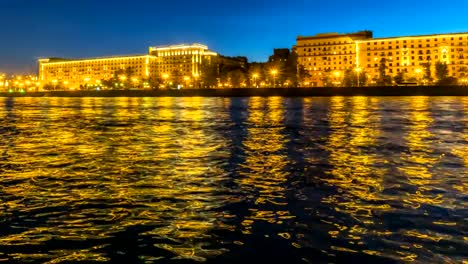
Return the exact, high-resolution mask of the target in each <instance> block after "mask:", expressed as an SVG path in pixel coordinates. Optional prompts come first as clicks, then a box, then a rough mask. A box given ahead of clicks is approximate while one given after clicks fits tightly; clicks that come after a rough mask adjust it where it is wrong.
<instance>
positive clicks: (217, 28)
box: [0, 0, 468, 73]
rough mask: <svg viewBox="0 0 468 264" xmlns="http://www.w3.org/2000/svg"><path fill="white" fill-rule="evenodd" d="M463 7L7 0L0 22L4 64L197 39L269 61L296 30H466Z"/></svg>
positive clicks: (19, 67) (27, 65)
mask: <svg viewBox="0 0 468 264" xmlns="http://www.w3.org/2000/svg"><path fill="white" fill-rule="evenodd" d="M464 7H468V4H467V3H466V2H464V1H458V0H457V1H452V2H451V3H450V4H447V3H444V2H442V1H429V2H428V1H420V0H416V1H412V3H410V4H404V3H403V1H391V2H387V5H382V4H381V3H373V2H371V1H367V0H360V1H354V2H352V3H351V2H349V1H339V0H335V1H328V2H319V3H311V2H306V1H292V2H288V4H285V3H281V1H276V0H275V1H268V2H267V1H261V0H257V1H245V0H241V1H237V2H236V3H217V2H216V1H211V0H203V1H199V2H197V4H193V3H190V2H188V1H175V2H172V3H156V4H155V3H154V2H153V3H151V2H150V1H135V2H132V4H131V5H130V4H129V3H128V2H126V1H112V2H110V1H100V2H99V3H97V4H96V3H93V1H88V0H84V1H80V3H79V5H76V6H75V5H70V4H66V3H61V2H60V1H54V0H49V1H42V2H41V3H35V2H34V1H29V0H20V1H8V0H7V1H4V2H2V3H0V10H1V11H0V22H1V23H2V24H4V25H5V24H7V25H10V26H9V27H4V29H3V31H4V36H7V37H6V38H5V37H4V39H6V41H2V42H1V43H0V72H7V73H34V72H36V68H37V63H36V62H37V59H38V58H45V57H67V58H83V57H97V56H108V55H121V54H143V53H144V52H145V50H144V47H145V46H155V45H166V44H177V43H192V42H199V43H204V44H207V45H208V46H210V47H212V48H213V50H216V51H218V52H220V53H221V54H225V55H227V56H246V57H248V59H249V61H266V60H267V59H268V56H269V55H271V53H272V51H273V49H274V48H291V47H292V46H293V45H294V44H295V42H296V37H297V36H308V35H314V34H317V33H324V32H338V33H347V32H354V31H359V30H371V31H373V32H374V37H390V36H406V35H423V34H433V33H451V32H466V31H468V23H467V22H466V21H465V20H464V17H463V10H466V8H464ZM382 10H385V12H383V11H382ZM171 11H172V12H171ZM408 19H410V20H411V24H412V26H411V28H408V26H407V25H408ZM142 44H143V45H142Z"/></svg>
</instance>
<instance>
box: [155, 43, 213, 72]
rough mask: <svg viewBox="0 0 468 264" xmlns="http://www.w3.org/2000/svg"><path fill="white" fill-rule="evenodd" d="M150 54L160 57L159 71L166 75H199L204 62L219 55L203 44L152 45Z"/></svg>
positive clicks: (208, 61) (209, 61)
mask: <svg viewBox="0 0 468 264" xmlns="http://www.w3.org/2000/svg"><path fill="white" fill-rule="evenodd" d="M149 54H150V55H152V56H155V57H157V58H160V60H159V62H158V63H157V72H158V73H160V74H162V75H164V76H168V75H169V76H179V77H180V76H182V77H184V76H190V77H192V76H199V75H200V74H201V70H202V64H203V63H205V62H206V63H211V61H212V58H213V57H216V56H218V54H217V53H216V52H213V51H210V50H209V49H208V47H207V46H205V45H201V44H192V45H172V46H161V47H150V48H149Z"/></svg>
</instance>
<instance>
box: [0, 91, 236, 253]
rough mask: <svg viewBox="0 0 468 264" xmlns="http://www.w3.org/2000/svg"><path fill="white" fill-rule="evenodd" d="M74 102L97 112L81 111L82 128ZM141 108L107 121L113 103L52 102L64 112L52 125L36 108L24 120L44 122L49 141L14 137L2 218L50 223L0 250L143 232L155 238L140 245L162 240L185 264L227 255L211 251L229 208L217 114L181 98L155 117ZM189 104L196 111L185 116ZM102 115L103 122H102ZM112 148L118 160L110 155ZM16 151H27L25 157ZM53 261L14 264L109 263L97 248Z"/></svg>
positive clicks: (130, 107)
mask: <svg viewBox="0 0 468 264" xmlns="http://www.w3.org/2000/svg"><path fill="white" fill-rule="evenodd" d="M26 100H38V99H26ZM76 100H81V104H87V105H88V104H94V103H95V104H97V105H98V106H97V108H98V109H99V110H97V111H95V110H93V108H92V107H82V108H81V112H80V115H81V116H82V117H83V118H82V119H79V120H76V119H74V117H75V116H76V114H77V110H76V109H71V108H70V105H76V102H77V101H76ZM139 100H142V99H138V98H134V99H127V98H118V99H116V100H115V104H114V105H115V108H116V109H114V110H112V111H111V112H110V113H104V112H102V109H104V107H105V106H108V103H109V102H108V99H93V100H92V102H89V101H88V99H86V100H84V101H83V100H82V99H70V98H65V99H63V100H62V99H60V100H56V99H50V100H49V101H50V102H51V103H50V104H51V105H50V106H48V107H50V108H51V109H54V108H59V107H60V110H61V111H54V112H53V115H51V116H48V117H47V118H46V119H45V118H44V117H42V116H40V115H38V112H39V111H40V110H38V109H37V108H30V109H28V110H27V111H23V112H22V117H23V118H22V119H21V120H22V123H21V124H20V125H21V126H26V125H28V124H36V123H32V122H31V123H29V122H30V121H32V120H33V119H34V120H35V119H39V118H42V119H41V120H43V121H44V122H46V124H45V125H44V126H46V127H47V130H45V131H47V133H43V134H41V133H32V134H31V136H30V137H29V138H28V137H17V138H18V139H20V140H19V141H18V140H17V144H18V145H17V147H16V148H15V149H16V150H15V152H13V153H12V154H14V155H15V157H14V158H15V162H16V163H17V164H21V165H22V167H21V170H11V171H7V172H5V171H3V172H2V180H10V181H15V182H17V183H16V184H14V185H8V186H3V188H2V193H3V194H2V198H0V201H2V199H3V197H8V198H9V199H10V198H11V199H10V202H9V203H8V205H7V210H2V212H0V215H7V214H11V213H14V214H18V215H20V216H21V217H23V218H24V219H25V221H36V220H37V219H36V214H38V213H43V212H44V215H43V216H41V218H40V219H43V220H44V222H43V223H42V222H41V223H40V224H38V225H37V226H34V227H32V228H28V229H24V228H18V229H14V230H13V229H12V231H11V233H9V234H3V235H1V234H0V244H1V245H2V246H3V245H5V246H11V247H13V246H17V245H23V244H24V243H25V241H27V243H28V245H43V243H47V241H49V240H56V241H70V240H73V241H83V240H87V239H89V240H96V241H98V240H104V239H105V240H108V239H114V238H116V236H118V234H121V233H125V231H128V229H129V228H132V227H135V226H139V227H143V230H145V229H144V228H146V227H151V228H154V229H153V230H151V231H148V232H145V233H141V234H138V235H137V237H149V239H148V240H147V241H157V242H155V243H158V244H156V246H157V247H159V248H162V249H164V250H167V251H170V252H172V253H174V254H175V256H176V257H179V258H190V259H194V260H198V261H202V260H205V259H206V258H208V257H213V256H216V255H218V254H220V253H222V252H223V250H222V249H219V247H217V248H214V246H213V245H207V244H206V242H207V241H209V240H210V239H209V238H210V236H211V235H210V234H209V232H210V231H211V230H212V229H213V228H214V227H216V229H218V230H219V229H222V228H223V226H220V225H221V224H220V223H219V221H218V220H219V219H220V218H221V216H220V214H221V212H217V210H216V208H219V207H220V206H221V205H222V203H223V202H224V201H226V200H227V199H226V197H224V196H222V194H223V193H226V192H224V191H223V189H222V187H221V186H222V184H221V181H224V180H225V177H226V173H225V172H224V171H223V170H222V168H221V165H220V163H221V162H219V160H222V159H223V158H224V155H225V156H228V154H229V153H226V151H224V149H226V148H225V139H224V138H222V137H221V136H220V135H219V132H217V131H216V130H215V128H214V126H213V124H212V123H210V122H209V121H208V120H216V118H217V117H219V113H217V112H213V111H207V110H206V109H204V107H203V102H202V101H203V100H207V99H199V98H198V99H197V98H194V99H184V100H187V101H181V102H180V105H176V100H178V99H173V98H158V99H155V100H156V102H155V103H154V105H156V106H158V107H157V108H150V109H146V110H141V109H139V110H137V109H138V108H139V107H140V105H141V104H140V103H139ZM187 104H190V105H191V106H192V108H183V107H181V106H182V105H187ZM31 105H34V102H31ZM142 112H143V113H145V114H143V115H142ZM2 114H3V110H0V116H2ZM96 114H98V115H102V116H101V117H102V120H105V122H104V123H96V122H95V121H96V120H95V117H94V116H95V115H96ZM107 114H109V116H106V115H107ZM145 115H146V116H145ZM219 118H221V119H222V118H224V117H219ZM154 119H155V120H158V121H153V120H154ZM70 122H74V123H73V124H70ZM216 127H219V126H216ZM25 128H26V127H23V129H25ZM30 129H31V130H32V129H33V127H30ZM25 131H27V130H25ZM36 132H37V130H36ZM0 141H1V140H0ZM31 143H37V145H36V144H31ZM110 148H112V149H113V150H112V152H111V153H112V155H111V156H108V154H109V151H108V150H109V149H110ZM20 150H21V151H22V152H21V153H24V151H25V150H27V151H29V152H28V155H22V154H21V153H20V152H18V151H20ZM215 155H216V156H215ZM28 164H32V165H33V167H32V166H30V165H28ZM24 201H28V206H26V207H25V204H24ZM1 204H2V205H3V206H5V204H4V203H1ZM103 204H104V205H105V206H102V205H103ZM0 208H2V207H1V206H0ZM43 208H45V210H46V211H42V210H43ZM63 208H66V209H67V210H63ZM49 210H50V211H49ZM142 232H143V231H142ZM129 239H130V238H129ZM128 243H139V242H138V241H136V240H129V241H128ZM141 243H143V242H141ZM149 244H150V245H148V247H153V245H152V244H151V243H149ZM205 247H206V248H205ZM153 250H154V248H153ZM160 252H161V251H157V253H160ZM48 253H49V254H48V255H46V254H45V255H41V256H39V255H38V254H36V255H33V254H23V255H21V256H19V257H18V259H20V260H21V262H28V260H29V261H31V260H35V261H33V262H45V261H42V260H44V258H51V259H60V260H61V261H62V260H63V261H64V262H73V260H77V259H80V260H85V261H87V260H93V261H94V260H96V259H101V260H109V259H108V257H109V256H106V255H105V253H104V252H101V251H99V250H97V249H87V250H57V251H55V252H48ZM157 253H155V254H157ZM150 257H151V256H149V257H148V259H150Z"/></svg>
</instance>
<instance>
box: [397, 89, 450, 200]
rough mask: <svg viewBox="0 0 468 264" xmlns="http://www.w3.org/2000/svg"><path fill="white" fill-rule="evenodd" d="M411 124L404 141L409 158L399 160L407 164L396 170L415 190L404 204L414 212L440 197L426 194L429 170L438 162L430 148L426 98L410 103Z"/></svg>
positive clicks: (428, 185)
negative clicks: (415, 187)
mask: <svg viewBox="0 0 468 264" xmlns="http://www.w3.org/2000/svg"><path fill="white" fill-rule="evenodd" d="M409 109H411V113H410V116H409V119H410V120H409V121H410V124H409V126H408V129H409V131H408V134H407V135H406V141H407V145H408V148H409V154H408V155H406V156H403V157H402V160H404V161H406V164H405V165H404V166H402V167H400V168H399V169H400V170H401V171H402V172H403V173H404V174H405V175H406V176H407V177H408V182H409V183H411V184H412V185H413V186H417V187H418V189H417V191H416V192H415V193H413V194H411V193H408V197H407V198H406V199H404V202H405V203H406V204H408V205H409V206H411V207H413V208H419V207H420V206H421V204H431V205H435V204H440V203H442V195H441V194H438V195H433V194H432V192H429V191H430V190H431V189H432V187H430V185H431V184H432V183H433V181H434V179H433V178H432V173H431V171H430V169H431V168H432V166H433V165H434V164H435V163H436V162H437V160H438V157H435V155H433V154H432V152H433V150H432V149H431V147H430V145H429V144H430V142H431V139H430V138H431V137H432V136H433V135H432V133H431V132H430V131H429V126H430V125H431V123H432V122H433V119H432V118H431V117H430V116H429V112H428V111H429V110H428V98H427V97H416V98H412V100H411V106H410V108H409Z"/></svg>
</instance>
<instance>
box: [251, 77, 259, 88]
mask: <svg viewBox="0 0 468 264" xmlns="http://www.w3.org/2000/svg"><path fill="white" fill-rule="evenodd" d="M252 77H253V79H254V83H255V87H257V88H258V86H257V78H258V73H254V74H253V75H252Z"/></svg>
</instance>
